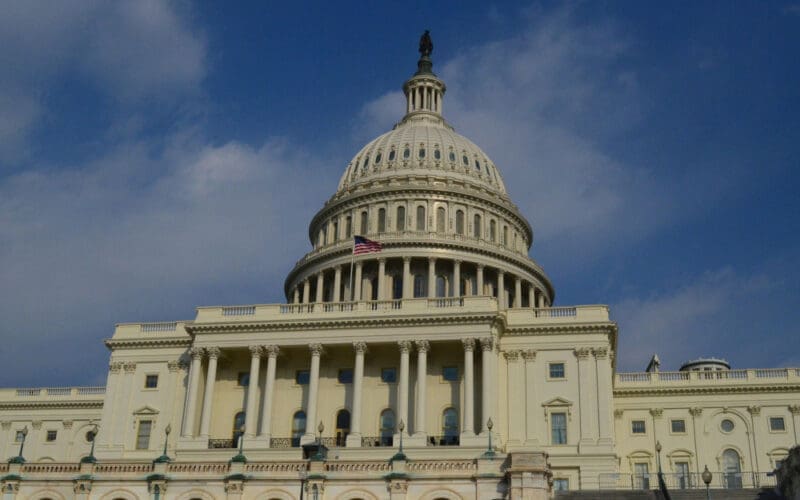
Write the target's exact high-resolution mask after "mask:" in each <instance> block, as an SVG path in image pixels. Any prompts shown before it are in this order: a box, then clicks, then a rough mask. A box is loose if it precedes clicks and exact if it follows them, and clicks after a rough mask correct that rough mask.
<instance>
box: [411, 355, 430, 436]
mask: <svg viewBox="0 0 800 500" xmlns="http://www.w3.org/2000/svg"><path fill="white" fill-rule="evenodd" d="M415 345H416V347H417V404H416V409H417V415H416V418H414V435H415V436H420V437H422V438H424V439H427V434H428V432H427V428H426V425H425V421H426V419H427V398H428V396H427V383H428V351H429V350H430V348H431V346H430V343H428V341H427V340H417V341H416V342H415Z"/></svg>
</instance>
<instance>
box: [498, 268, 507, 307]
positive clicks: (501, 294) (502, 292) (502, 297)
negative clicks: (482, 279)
mask: <svg viewBox="0 0 800 500" xmlns="http://www.w3.org/2000/svg"><path fill="white" fill-rule="evenodd" d="M497 307H499V308H500V309H505V308H506V284H505V273H504V272H503V271H502V270H501V269H498V270H497Z"/></svg>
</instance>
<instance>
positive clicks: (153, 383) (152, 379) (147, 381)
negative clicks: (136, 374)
mask: <svg viewBox="0 0 800 500" xmlns="http://www.w3.org/2000/svg"><path fill="white" fill-rule="evenodd" d="M156 387H158V375H146V376H145V377H144V388H145V389H155V388H156Z"/></svg>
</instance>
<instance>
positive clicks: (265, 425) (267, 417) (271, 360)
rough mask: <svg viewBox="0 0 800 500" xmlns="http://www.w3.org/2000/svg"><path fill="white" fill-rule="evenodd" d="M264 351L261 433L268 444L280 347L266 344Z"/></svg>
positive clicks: (270, 435) (270, 433) (270, 434)
mask: <svg viewBox="0 0 800 500" xmlns="http://www.w3.org/2000/svg"><path fill="white" fill-rule="evenodd" d="M264 352H265V353H266V354H267V379H266V380H265V381H264V397H263V398H262V400H261V434H260V436H261V437H262V438H263V439H264V440H266V445H267V446H269V440H270V438H271V437H272V397H273V394H274V393H275V369H276V368H277V363H278V353H279V352H280V349H279V348H278V346H276V345H270V346H266V347H265V348H264Z"/></svg>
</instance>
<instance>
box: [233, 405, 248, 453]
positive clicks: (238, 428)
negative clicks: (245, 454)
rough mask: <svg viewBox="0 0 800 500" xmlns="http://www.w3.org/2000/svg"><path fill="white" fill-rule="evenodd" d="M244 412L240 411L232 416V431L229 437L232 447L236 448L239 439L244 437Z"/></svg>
mask: <svg viewBox="0 0 800 500" xmlns="http://www.w3.org/2000/svg"><path fill="white" fill-rule="evenodd" d="M244 420H245V419H244V412H243V411H240V412H238V413H237V414H236V415H234V416H233V429H232V432H231V436H232V438H233V445H234V446H238V444H239V439H240V438H241V437H242V435H244Z"/></svg>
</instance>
